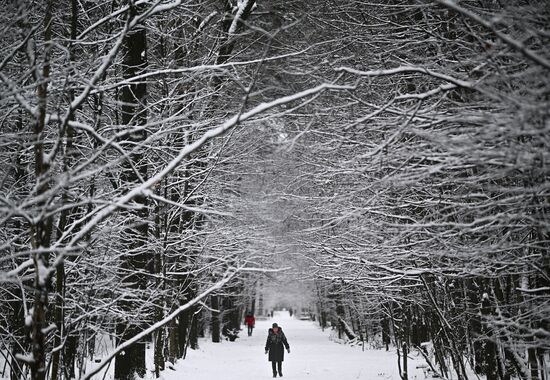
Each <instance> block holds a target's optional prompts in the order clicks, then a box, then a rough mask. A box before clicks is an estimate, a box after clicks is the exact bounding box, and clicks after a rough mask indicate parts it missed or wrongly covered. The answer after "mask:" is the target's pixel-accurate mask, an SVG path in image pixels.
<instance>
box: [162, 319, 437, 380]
mask: <svg viewBox="0 0 550 380" xmlns="http://www.w3.org/2000/svg"><path fill="white" fill-rule="evenodd" d="M273 322H277V323H278V324H279V325H281V327H282V328H283V331H284V332H285V334H286V336H287V339H288V342H289V344H290V354H288V353H285V361H284V363H283V375H284V378H287V379H293V380H310V379H315V380H354V379H364V380H369V379H374V380H376V379H392V380H398V379H399V372H398V369H397V355H396V353H395V352H393V351H392V352H386V351H385V350H365V351H362V349H361V348H360V347H351V346H349V345H343V344H338V343H335V342H333V341H331V340H329V335H330V332H329V331H324V332H323V331H321V329H320V328H319V327H318V325H317V324H316V323H315V322H311V321H301V320H297V319H294V318H291V317H290V316H289V315H288V313H287V312H276V313H275V316H274V318H273V319H271V320H264V321H261V320H260V321H256V328H255V329H254V333H253V334H252V336H251V337H248V336H247V334H246V330H243V331H241V333H240V337H239V338H238V339H237V340H236V341H235V342H229V341H223V343H218V344H214V343H210V342H208V341H201V342H200V344H201V347H200V349H199V350H196V351H193V350H189V351H188V354H187V359H185V360H180V361H179V362H178V363H177V365H176V366H175V371H174V370H170V369H167V370H165V371H164V373H163V377H164V379H165V380H181V379H200V380H255V379H267V378H271V377H272V376H273V375H272V372H271V364H270V363H269V362H268V360H267V355H265V354H264V346H265V340H266V337H267V330H268V328H269V327H271V323H273ZM418 364H423V362H422V361H421V360H420V359H418V360H414V359H413V358H411V360H410V361H409V379H425V378H426V377H425V376H424V373H423V371H422V369H417V368H416V365H418Z"/></svg>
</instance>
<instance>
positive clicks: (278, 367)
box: [265, 323, 290, 377]
mask: <svg viewBox="0 0 550 380" xmlns="http://www.w3.org/2000/svg"><path fill="white" fill-rule="evenodd" d="M285 348H286V350H287V351H288V353H289V354H290V345H289V344H288V341H287V340H286V336H285V333H284V332H283V329H282V328H281V327H280V326H279V325H278V324H276V323H274V324H273V325H272V327H271V328H270V329H269V330H268V332H267V341H266V342H265V353H266V354H267V353H268V352H269V356H268V358H269V361H270V362H271V368H272V369H273V377H277V371H278V372H279V376H281V377H283V361H284V360H285Z"/></svg>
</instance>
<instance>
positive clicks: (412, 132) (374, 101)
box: [281, 0, 550, 380]
mask: <svg viewBox="0 0 550 380" xmlns="http://www.w3.org/2000/svg"><path fill="white" fill-rule="evenodd" d="M333 6H334V8H333V9H332V12H324V11H322V12H318V13H314V14H311V15H310V17H311V18H310V19H309V21H310V23H309V24H307V25H306V26H304V28H311V29H310V30H314V31H315V32H314V33H312V34H311V38H312V39H315V38H317V39H318V40H317V42H319V43H320V42H322V41H323V39H326V38H327V34H330V36H331V38H333V39H334V40H338V41H339V43H340V45H339V50H338V51H337V52H334V51H333V52H332V53H331V54H332V58H333V59H334V60H333V61H331V62H332V63H333V67H332V69H333V75H337V74H341V75H343V80H346V81H348V82H349V83H351V82H354V81H357V87H356V89H355V90H354V91H349V92H348V93H346V94H345V96H339V97H336V98H330V99H328V98H325V99H322V100H319V102H318V103H316V104H312V105H308V110H307V111H305V112H303V113H302V114H301V115H294V117H293V118H291V119H292V120H293V122H288V121H285V123H286V126H285V128H284V131H285V133H286V134H288V138H287V140H288V142H287V145H288V146H290V147H291V148H290V149H288V150H287V151H285V152H284V157H285V158H284V160H285V162H286V165H287V167H286V168H285V169H284V174H283V175H282V179H281V183H282V184H283V186H282V188H283V189H284V190H281V191H282V193H283V194H284V196H285V197H286V198H287V199H290V200H292V201H291V203H292V205H291V206H290V208H289V210H288V212H289V213H290V214H291V215H292V217H290V218H288V219H287V220H286V221H285V226H286V227H287V230H288V231H287V233H285V234H284V235H282V236H281V237H282V238H283V237H284V239H286V240H290V239H289V236H293V239H291V243H289V244H290V246H292V248H290V249H293V250H294V251H295V252H296V253H301V254H302V255H303V256H304V257H305V259H306V260H308V262H309V263H310V265H311V266H313V267H314V268H316V273H315V275H314V276H311V278H312V279H313V280H314V281H315V288H316V289H317V304H318V307H317V308H318V315H319V322H320V324H321V326H323V327H325V326H327V325H332V326H334V327H338V330H339V332H340V335H341V336H342V337H344V336H345V335H347V338H348V339H352V340H362V341H363V342H370V343H372V344H374V345H375V346H378V345H385V346H386V349H390V347H397V354H398V356H399V365H400V369H401V376H402V378H403V379H407V378H408V376H407V354H408V353H409V352H410V351H411V350H418V352H420V353H421V354H423V355H425V357H426V360H427V361H428V362H429V364H430V366H431V369H432V370H433V371H434V372H436V373H437V374H438V375H439V376H441V377H443V378H451V377H452V378H459V379H468V378H472V377H474V378H475V376H476V374H477V375H485V376H486V378H487V379H490V380H493V379H510V378H522V379H544V378H546V376H547V375H546V374H547V373H548V357H549V347H550V340H549V336H550V335H549V328H550V326H549V325H548V316H549V315H550V314H549V309H548V300H549V295H550V294H549V289H550V287H549V285H550V282H549V280H550V278H549V277H548V273H549V269H550V267H549V265H550V262H549V255H548V248H549V247H548V242H549V237H550V234H549V232H550V223H549V219H548V211H549V208H548V207H549V197H548V195H549V190H550V187H549V184H550V182H549V178H550V176H549V174H550V173H549V166H548V159H549V156H548V152H549V151H550V150H549V149H548V148H549V146H550V138H549V136H550V135H549V134H548V125H549V124H548V123H549V121H548V120H549V107H548V94H549V91H550V82H549V81H548V74H549V71H550V65H549V61H548V57H549V55H548V54H549V50H548V42H549V39H548V35H547V33H546V32H545V31H544V30H545V27H544V24H545V23H547V22H548V20H549V19H550V18H549V16H550V15H549V13H548V7H547V4H544V2H530V3H529V4H525V3H523V2H507V3H506V4H503V3H500V2H475V1H463V2H460V4H458V3H455V2H452V1H443V0H442V1H435V2H399V1H396V2H391V4H387V5H386V6H382V5H380V4H376V5H375V4H365V3H363V2H353V1H352V2H347V3H346V4H340V5H335V4H333ZM323 25H331V29H330V33H327V32H326V31H324V30H323V27H322V26H323ZM319 26H321V27H319ZM312 42H313V43H315V42H316V41H315V40H314V41H312ZM311 266H308V267H307V268H308V271H307V273H308V274H310V273H311ZM390 343H391V344H390Z"/></svg>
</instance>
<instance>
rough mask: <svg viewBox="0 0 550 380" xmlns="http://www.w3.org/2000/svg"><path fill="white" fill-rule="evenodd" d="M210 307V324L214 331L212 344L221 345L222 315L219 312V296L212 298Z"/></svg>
mask: <svg viewBox="0 0 550 380" xmlns="http://www.w3.org/2000/svg"><path fill="white" fill-rule="evenodd" d="M210 306H211V307H212V320H211V322H210V323H211V329H212V342H214V343H220V338H221V337H220V313H219V311H218V309H219V308H220V302H219V296H217V295H212V296H210Z"/></svg>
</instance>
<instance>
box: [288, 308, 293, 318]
mask: <svg viewBox="0 0 550 380" xmlns="http://www.w3.org/2000/svg"><path fill="white" fill-rule="evenodd" d="M292 313H293V310H292V308H289V309H288V314H290V316H291V317H292Z"/></svg>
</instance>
